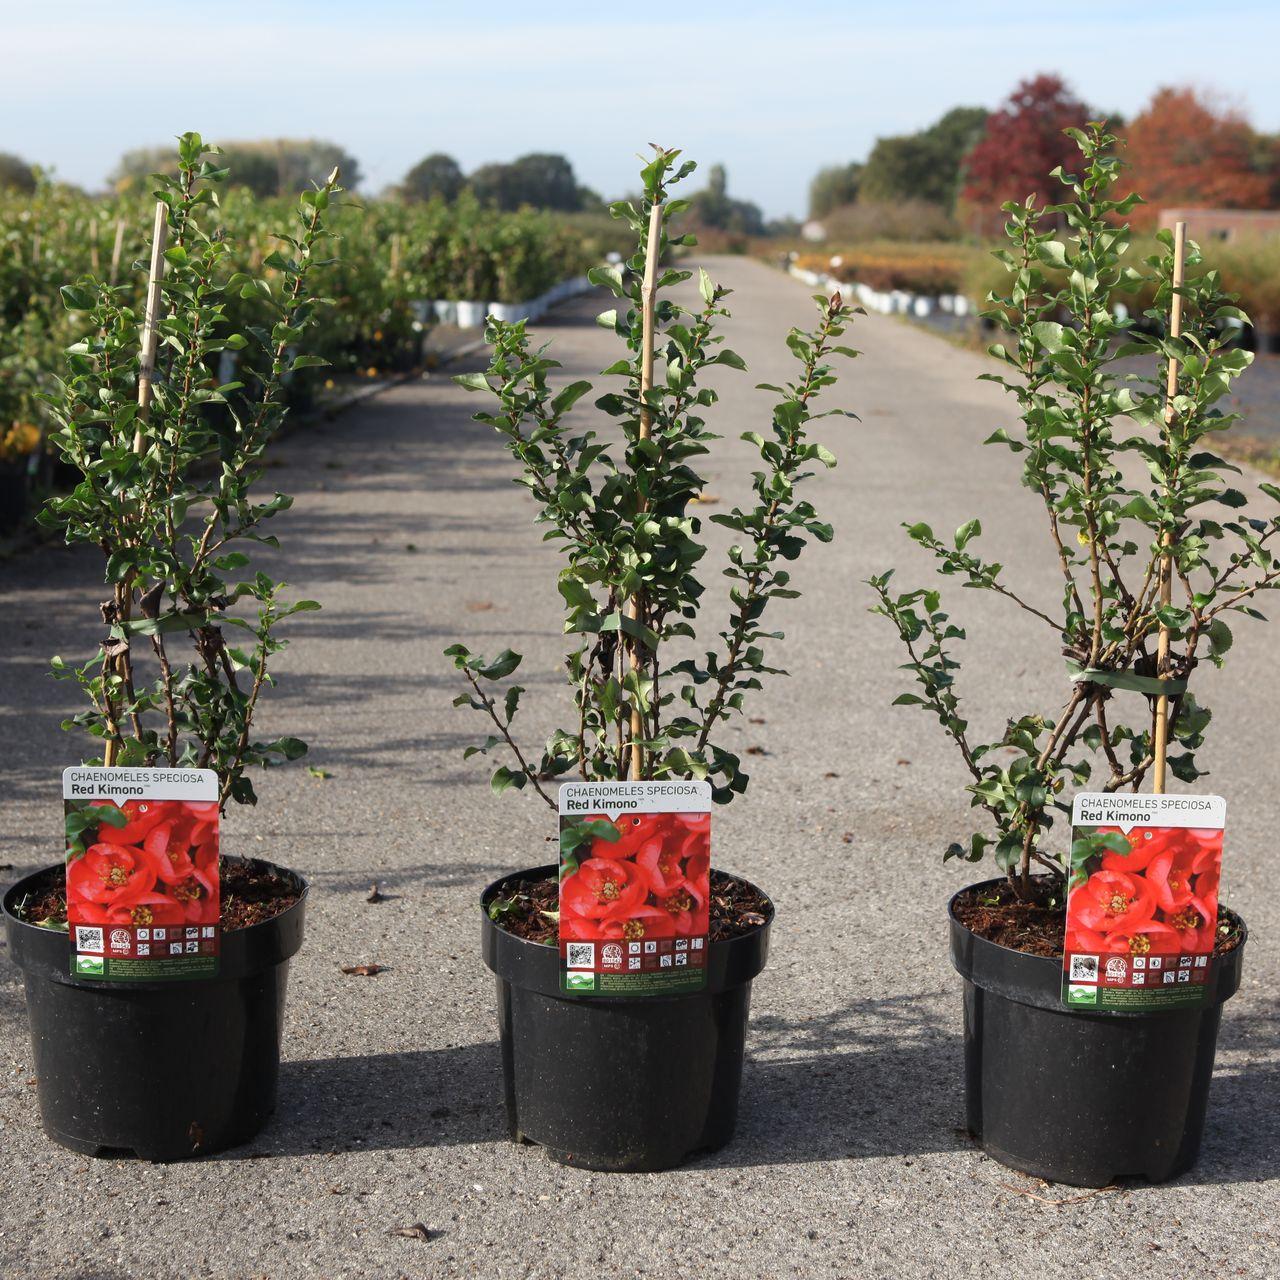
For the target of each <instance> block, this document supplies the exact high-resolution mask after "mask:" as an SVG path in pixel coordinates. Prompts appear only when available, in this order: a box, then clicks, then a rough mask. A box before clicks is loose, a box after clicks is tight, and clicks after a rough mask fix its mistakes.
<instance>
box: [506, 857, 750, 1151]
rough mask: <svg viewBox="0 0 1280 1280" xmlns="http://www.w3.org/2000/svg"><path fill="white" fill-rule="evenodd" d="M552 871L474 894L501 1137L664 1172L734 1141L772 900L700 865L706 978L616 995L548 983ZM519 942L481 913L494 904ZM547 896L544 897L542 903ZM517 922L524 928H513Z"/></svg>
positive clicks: (553, 965) (555, 971)
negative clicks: (492, 1023) (495, 1051)
mask: <svg viewBox="0 0 1280 1280" xmlns="http://www.w3.org/2000/svg"><path fill="white" fill-rule="evenodd" d="M555 888H556V868H555V867H553V866H552V867H538V868H535V869H533V870H529V871H524V872H517V873H515V874H514V875H510V876H506V877H504V878H503V879H502V880H499V881H496V882H495V883H494V884H492V885H490V886H489V887H488V889H486V890H485V892H484V894H483V895H482V896H481V906H482V908H483V911H482V922H481V942H482V947H483V954H484V960H485V963H486V964H487V965H488V966H489V968H490V969H492V970H493V972H494V973H495V974H496V975H497V989H498V1022H499V1029H500V1031H501V1039H502V1065H503V1079H504V1085H505V1092H506V1107H507V1120H508V1127H509V1132H510V1135H511V1137H512V1139H513V1140H514V1141H517V1142H534V1143H538V1144H540V1145H541V1146H543V1147H545V1148H546V1151H547V1154H548V1155H549V1156H550V1157H551V1158H552V1159H553V1160H557V1161H560V1162H561V1163H563V1164H572V1165H578V1166H581V1167H583V1168H588V1169H600V1170H610V1171H618V1172H638V1171H653V1170H659V1169H669V1168H673V1167H674V1166H676V1165H678V1164H681V1163H682V1162H684V1161H685V1160H687V1159H688V1158H689V1157H691V1156H693V1155H695V1154H697V1153H699V1152H704V1151H714V1150H716V1149H717V1148H719V1147H722V1146H724V1144H725V1143H726V1142H728V1141H729V1139H730V1138H731V1137H732V1136H733V1128H734V1123H735V1121H736V1119H737V1111H738V1093H739V1090H740V1086H741V1080H742V1060H743V1053H744V1049H745V1041H746V1030H747V1020H748V1015H749V1010H750V1000H751V983H752V980H753V979H754V978H755V977H756V975H757V974H758V973H759V972H760V971H761V970H762V969H763V968H764V964H765V960H766V957H767V954H768V941H769V928H770V925H771V923H772V919H773V904H772V903H771V902H770V901H769V899H768V898H767V897H765V895H764V894H762V893H761V892H760V891H759V890H758V889H756V888H755V886H754V885H751V884H749V883H748V882H747V881H745V880H742V879H740V878H738V877H736V876H728V875H725V874H723V873H721V872H716V871H713V872H712V873H711V936H712V941H711V944H710V947H709V950H708V954H707V986H706V988H705V989H704V990H702V991H697V992H686V993H680V994H678V995H672V996H641V997H631V998H616V997H602V996H585V995H578V994H564V993H562V992H561V991H560V956H559V951H558V949H557V947H556V946H555V938H556V934H555V928H554V921H553V922H551V927H548V924H547V920H546V917H545V916H542V915H541V912H542V911H543V910H554V909H555V902H556V896H555ZM513 900H515V901H516V902H517V903H518V904H519V906H518V909H517V910H514V911H512V910H510V909H508V910H507V911H506V912H504V911H502V910H501V909H500V910H499V911H498V912H497V913H496V914H498V915H499V916H504V915H506V916H508V917H509V918H510V920H511V924H512V926H513V927H514V928H515V929H517V930H519V929H524V930H525V931H526V932H532V933H535V934H536V935H538V939H537V940H532V939H530V938H526V937H521V936H518V933H516V932H512V931H511V930H510V929H509V928H508V927H507V920H506V919H504V920H503V923H502V924H501V925H500V924H498V923H496V922H495V921H494V920H493V919H492V918H491V916H490V907H491V906H492V905H493V904H495V903H503V904H505V903H510V902H512V901H513ZM544 903H548V904H549V905H543V904H544ZM521 921H524V923H521Z"/></svg>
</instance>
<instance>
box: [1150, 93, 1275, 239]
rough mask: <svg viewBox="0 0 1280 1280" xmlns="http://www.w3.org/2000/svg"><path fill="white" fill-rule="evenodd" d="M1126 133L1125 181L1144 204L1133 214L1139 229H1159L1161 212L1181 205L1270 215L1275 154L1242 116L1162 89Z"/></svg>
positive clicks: (1207, 100)
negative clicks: (1138, 192) (1257, 210)
mask: <svg viewBox="0 0 1280 1280" xmlns="http://www.w3.org/2000/svg"><path fill="white" fill-rule="evenodd" d="M1126 132H1127V142H1128V154H1127V157H1126V158H1127V160H1128V162H1129V171H1128V173H1127V174H1126V175H1125V176H1126V181H1127V183H1128V186H1129V188H1130V189H1131V190H1135V191H1141V192H1142V194H1143V198H1144V199H1145V200H1146V202H1147V203H1146V204H1145V205H1139V206H1138V207H1137V208H1135V209H1134V211H1133V222H1134V224H1135V225H1136V226H1141V227H1150V226H1154V225H1155V223H1156V222H1157V221H1158V219H1159V216H1160V210H1161V209H1168V208H1176V207H1177V206H1179V205H1207V206H1210V207H1213V208H1226V209H1265V208H1269V207H1272V203H1273V190H1272V188H1273V183H1274V182H1275V180H1276V172H1277V164H1276V159H1277V157H1276V153H1275V149H1274V146H1268V145H1267V141H1268V140H1266V139H1264V138H1261V137H1260V136H1259V135H1258V134H1256V133H1255V132H1254V131H1253V129H1252V128H1251V127H1250V126H1249V123H1248V121H1247V120H1246V119H1245V118H1244V117H1243V116H1242V115H1240V114H1239V113H1238V112H1235V111H1232V110H1227V109H1222V108H1218V109H1216V110H1215V104H1214V103H1213V102H1212V100H1211V99H1210V98H1209V97H1208V96H1207V95H1202V94H1200V93H1198V92H1197V91H1196V90H1195V89H1193V88H1190V87H1187V88H1181V89H1177V88H1167V87H1166V88H1162V89H1157V90H1156V92H1155V94H1154V96H1153V97H1152V99H1151V101H1150V102H1149V103H1148V104H1147V105H1146V106H1145V107H1144V108H1143V110H1142V111H1141V113H1140V114H1139V115H1138V116H1136V117H1135V119H1134V121H1133V123H1132V124H1131V125H1130V126H1129V128H1128V130H1127V131H1126Z"/></svg>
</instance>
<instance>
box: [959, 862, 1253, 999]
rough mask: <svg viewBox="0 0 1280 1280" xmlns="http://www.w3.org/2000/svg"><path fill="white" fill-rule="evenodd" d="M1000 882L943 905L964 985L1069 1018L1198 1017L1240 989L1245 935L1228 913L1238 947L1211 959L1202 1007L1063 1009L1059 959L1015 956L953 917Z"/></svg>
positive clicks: (976, 885) (968, 890)
mask: <svg viewBox="0 0 1280 1280" xmlns="http://www.w3.org/2000/svg"><path fill="white" fill-rule="evenodd" d="M1004 883H1005V878H1004V877H1003V876H996V877H995V878H993V879H990V880H979V881H977V882H976V883H974V884H970V885H966V886H965V887H964V888H962V889H958V890H957V891H956V892H955V893H953V894H952V895H951V897H950V899H949V900H948V902H947V920H948V924H949V926H950V934H951V948H950V951H951V963H952V966H953V967H954V968H955V970H956V972H957V973H959V974H960V976H961V977H962V978H963V979H964V980H965V982H967V983H972V984H973V985H974V986H977V987H981V988H982V989H983V990H985V991H990V992H992V993H993V994H996V995H1000V996H1003V997H1005V998H1007V999H1010V1000H1013V1001H1015V1002H1016V1003H1018V1004H1025V1005H1031V1006H1034V1007H1036V1008H1041V1009H1047V1010H1050V1011H1053V1012H1056V1013H1061V1014H1063V1015H1064V1016H1066V1017H1071V1018H1152V1017H1179V1016H1188V1015H1189V1016H1197V1017H1198V1016H1199V1015H1200V1014H1202V1013H1205V1012H1207V1011H1208V1010H1210V1009H1212V1008H1213V1007H1215V1006H1216V1005H1220V1004H1222V1003H1223V1001H1225V1000H1229V999H1230V998H1231V997H1232V996H1233V995H1234V994H1235V993H1236V991H1237V990H1238V989H1239V986H1240V972H1241V967H1242V964H1243V954H1244V948H1245V944H1246V943H1247V942H1248V940H1249V929H1248V926H1247V925H1246V924H1245V922H1244V918H1243V917H1242V916H1241V915H1240V914H1239V912H1237V911H1234V910H1232V909H1231V908H1230V907H1227V908H1226V910H1227V911H1228V912H1229V913H1230V915H1231V916H1232V917H1233V918H1234V919H1235V920H1236V921H1238V922H1239V925H1240V941H1239V943H1237V944H1236V946H1234V947H1233V948H1232V949H1231V950H1230V951H1227V952H1224V953H1222V954H1221V955H1214V956H1213V957H1211V962H1212V970H1211V973H1210V977H1209V984H1210V987H1211V988H1212V995H1211V996H1210V997H1209V998H1207V999H1206V1000H1205V1002H1204V1003H1203V1004H1201V1005H1196V1006H1182V1007H1179V1008H1175V1009H1165V1010H1150V1009H1145V1010H1128V1009H1104V1010H1086V1009H1067V1008H1065V1007H1064V1006H1063V1004H1062V956H1060V955H1058V956H1037V955H1032V954H1031V952H1029V951H1019V950H1017V948H1015V947H1006V946H1005V945H1004V944H1003V943H999V942H993V941H992V940H991V939H990V938H983V937H981V936H980V935H979V934H976V933H974V932H973V930H972V929H970V928H969V926H968V925H966V924H964V923H962V922H961V921H960V920H959V919H958V918H957V916H956V913H955V908H956V902H957V900H958V899H959V898H960V897H961V896H962V895H963V894H966V893H972V892H973V891H974V890H975V889H986V888H988V887H991V886H994V885H999V884H1004Z"/></svg>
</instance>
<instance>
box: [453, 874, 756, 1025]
mask: <svg viewBox="0 0 1280 1280" xmlns="http://www.w3.org/2000/svg"><path fill="white" fill-rule="evenodd" d="M717 869H718V868H717ZM557 871H558V865H557V864H556V863H546V864H543V865H541V866H536V867H527V868H525V869H524V870H521V871H510V872H508V873H507V874H506V875H504V876H499V877H498V879H496V880H494V881H493V882H492V883H491V884H489V885H488V886H487V887H486V888H485V889H484V891H483V892H482V893H481V895H480V901H479V902H478V903H477V905H478V906H479V908H480V944H481V953H482V956H483V959H484V962H485V964H486V965H487V966H488V967H489V968H490V969H491V970H492V971H493V972H494V973H495V974H497V976H498V979H499V982H507V983H510V984H511V985H513V986H517V987H521V988H525V989H529V990H533V991H536V992H538V993H539V994H540V995H543V996H546V997H549V998H551V999H555V1000H569V1001H573V1002H575V1003H581V1004H584V1005H592V1004H598V1005H605V1004H634V1003H637V1002H643V1003H645V1004H653V1003H657V1002H660V1001H663V1000H698V999H705V998H707V997H710V996H714V995H716V994H717V993H718V992H720V991H723V990H726V989H728V988H730V987H737V986H742V985H745V984H747V983H750V982H751V981H752V980H753V979H754V978H755V977H756V976H757V975H758V974H759V973H760V972H761V970H762V969H763V968H764V966H765V961H766V960H767V958H768V954H769V931H770V929H771V928H772V926H773V922H774V919H775V917H776V914H777V909H776V907H775V906H774V903H773V899H772V898H770V897H769V896H768V894H766V893H764V892H762V891H761V890H759V889H756V891H757V892H758V893H760V896H761V897H762V898H764V900H765V902H766V903H767V904H768V907H769V915H768V918H767V919H766V920H765V922H764V924H761V925H757V926H756V927H755V928H753V929H751V930H749V931H748V932H747V933H742V934H739V935H738V936H737V937H735V938H725V939H722V940H720V941H718V942H712V943H711V944H710V945H709V946H708V948H707V985H706V986H705V987H704V988H702V989H701V990H699V991H685V992H677V993H672V994H671V995H660V994H654V995H645V996H606V995H594V994H581V993H573V992H567V991H561V990H560V949H559V947H558V946H555V945H553V944H548V943H544V942H533V941H531V940H530V939H528V938H521V937H518V936H517V935H516V934H514V933H508V932H507V930H506V929H504V928H502V926H501V925H499V924H498V923H497V922H495V921H494V920H491V919H490V918H489V913H488V911H487V910H485V905H486V903H487V902H488V900H489V898H490V897H491V896H492V895H493V894H495V893H497V892H498V891H499V890H500V889H501V888H502V887H503V885H505V884H507V883H509V882H510V881H512V880H516V879H530V878H535V877H543V878H545V877H551V876H555V875H556V873H557ZM725 874H732V873H730V872H726V873H725ZM735 879H738V880H742V881H743V883H744V884H750V885H751V887H752V888H753V889H755V888H756V886H755V885H754V884H752V882H751V881H750V880H747V879H746V877H744V876H735Z"/></svg>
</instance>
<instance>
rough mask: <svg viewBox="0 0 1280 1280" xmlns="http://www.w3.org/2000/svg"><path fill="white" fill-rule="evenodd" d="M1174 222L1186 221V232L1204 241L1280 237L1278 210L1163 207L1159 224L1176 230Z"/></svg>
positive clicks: (1192, 237)
mask: <svg viewBox="0 0 1280 1280" xmlns="http://www.w3.org/2000/svg"><path fill="white" fill-rule="evenodd" d="M1175 222H1185V223H1186V224H1187V235H1189V236H1190V237H1191V239H1192V240H1196V241H1198V242H1199V243H1201V244H1208V243H1210V242H1211V241H1214V240H1216V241H1218V242H1219V243H1227V244H1233V243H1235V242H1236V241H1239V240H1265V239H1267V238H1269V237H1271V236H1280V210H1278V209H1163V210H1161V212H1160V226H1161V228H1162V229H1164V230H1167V231H1172V230H1173V224H1174V223H1175Z"/></svg>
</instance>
